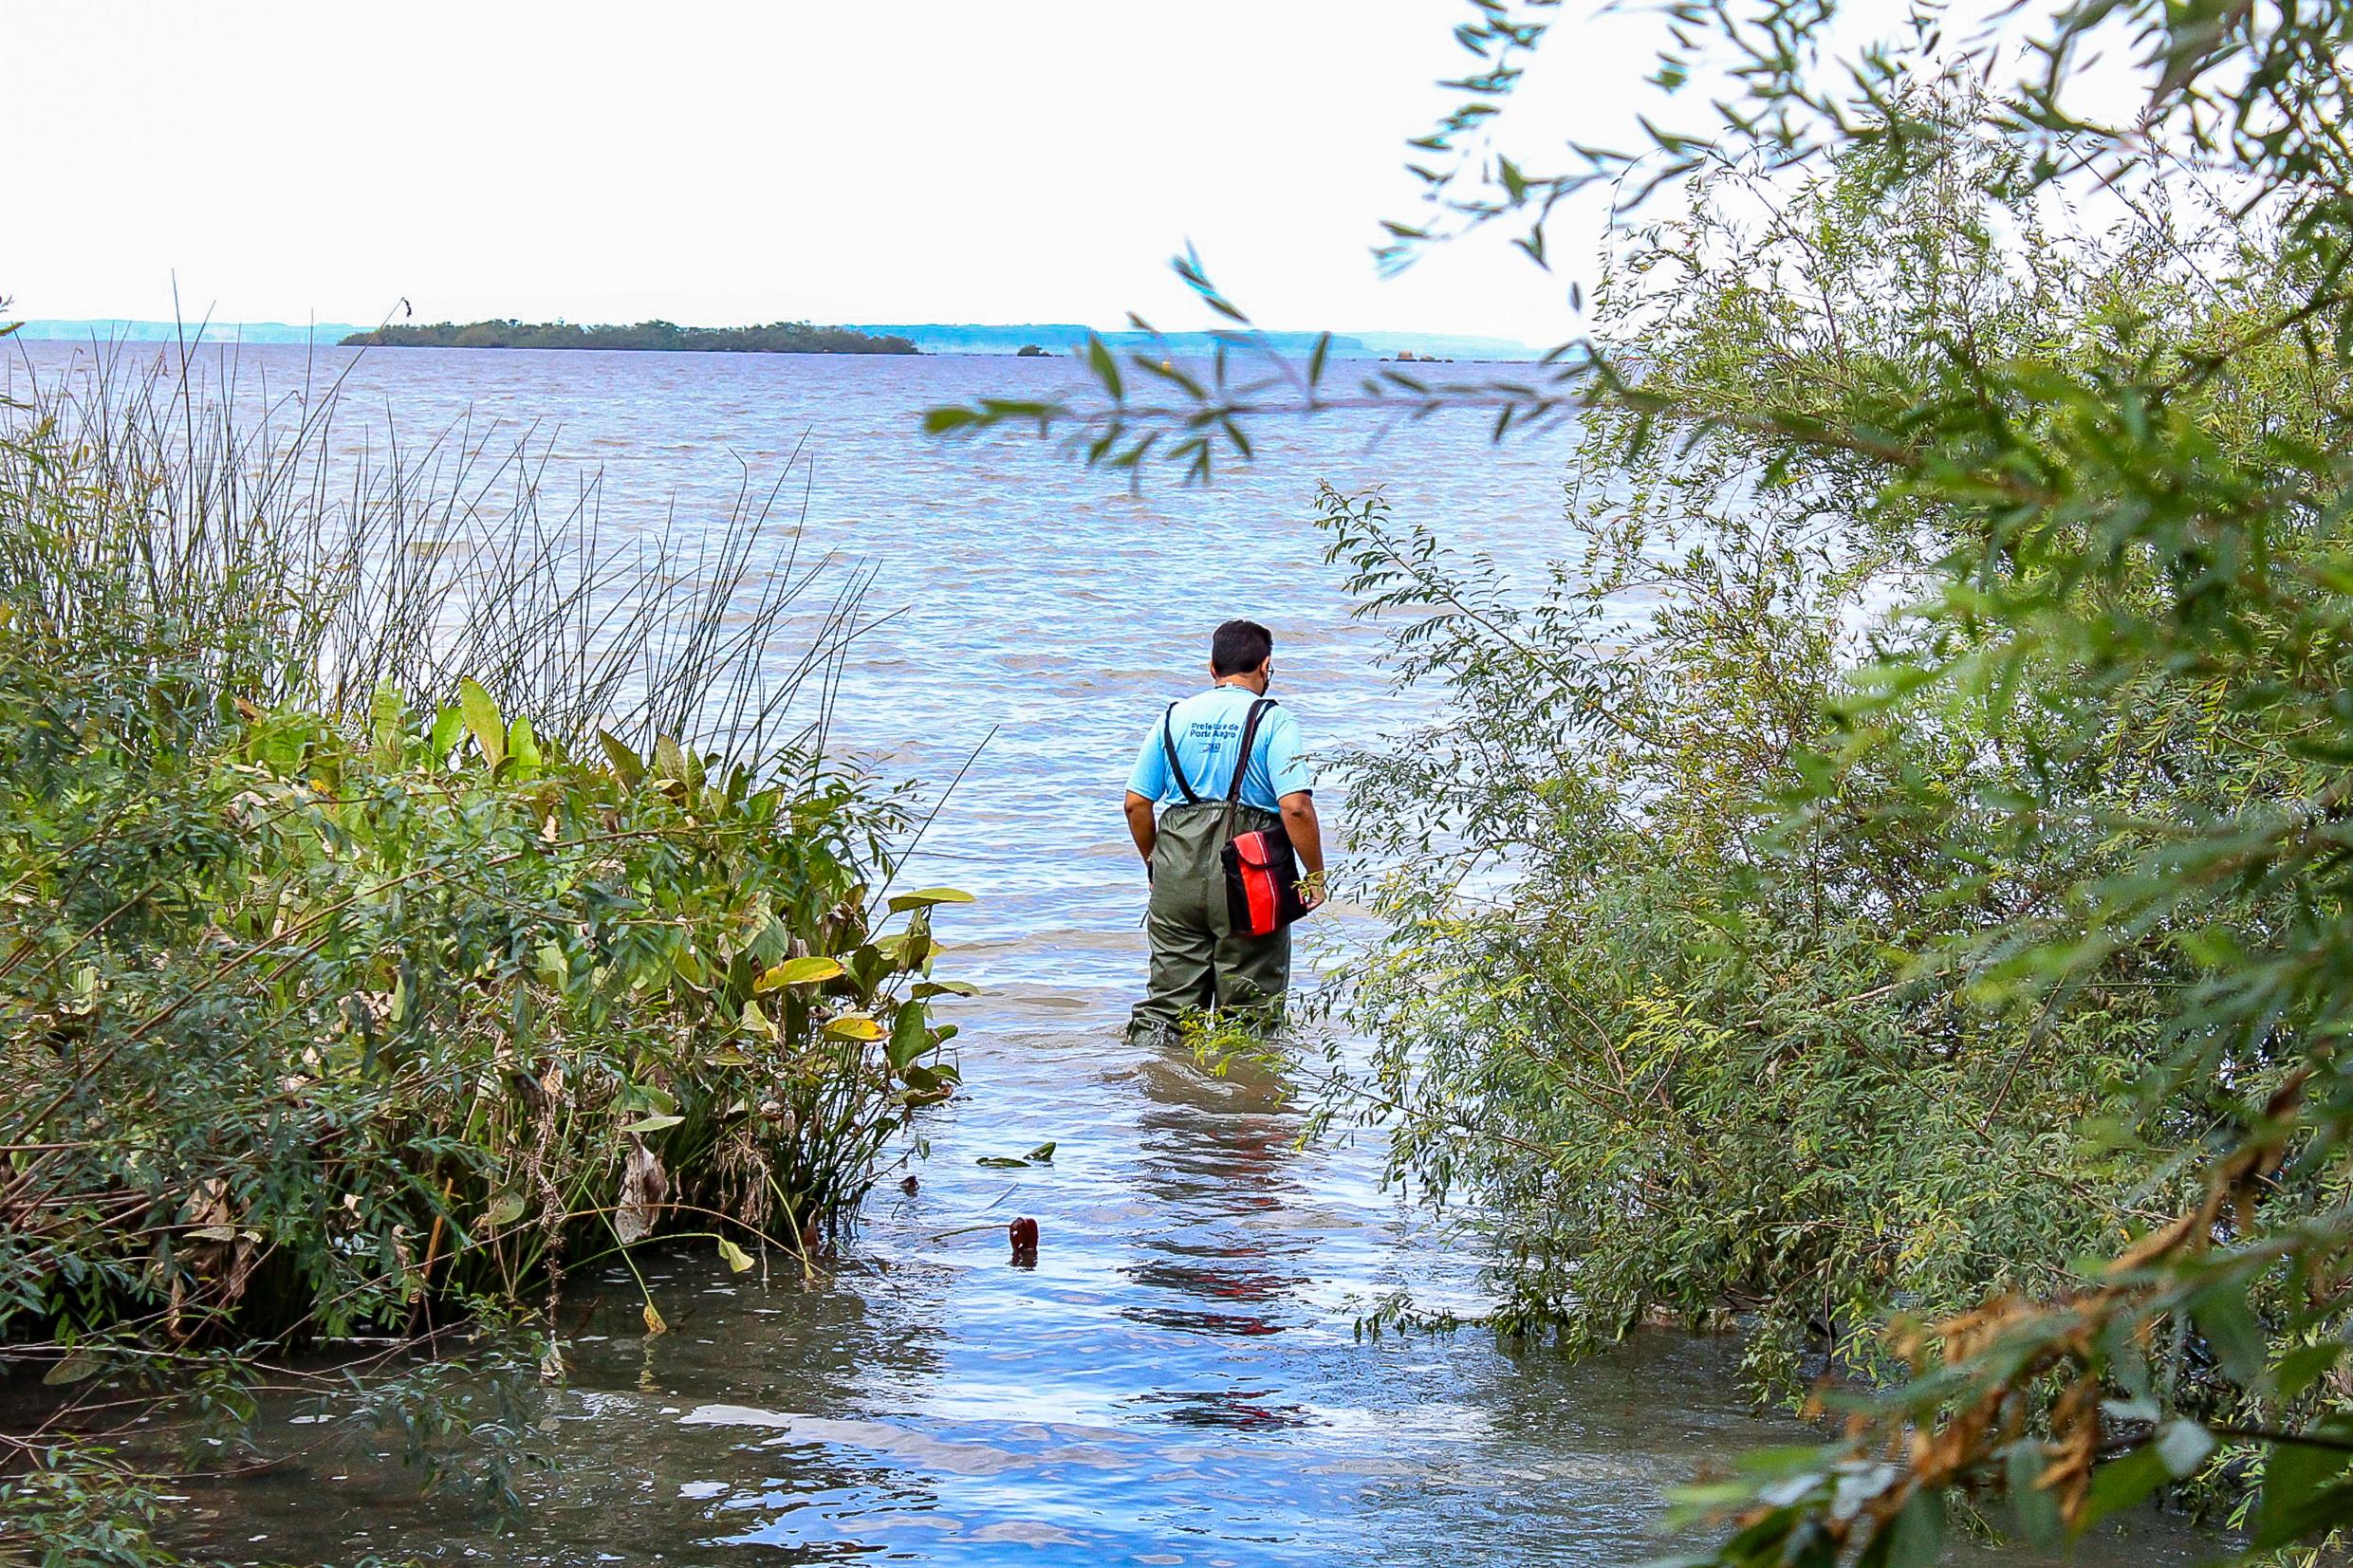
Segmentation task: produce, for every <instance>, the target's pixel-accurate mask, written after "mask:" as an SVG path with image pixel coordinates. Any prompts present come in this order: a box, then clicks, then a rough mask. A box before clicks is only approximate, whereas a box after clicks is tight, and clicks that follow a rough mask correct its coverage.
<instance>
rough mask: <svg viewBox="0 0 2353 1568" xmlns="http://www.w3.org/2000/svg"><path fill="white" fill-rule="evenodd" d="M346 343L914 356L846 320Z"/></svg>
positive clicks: (384, 337) (359, 335)
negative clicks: (843, 322) (837, 322)
mask: <svg viewBox="0 0 2353 1568" xmlns="http://www.w3.org/2000/svg"><path fill="white" fill-rule="evenodd" d="M343 346H345V347H346V348H356V347H363V346H364V347H376V348H607V349H629V350H636V351H641V352H649V353H652V352H658V353H673V354H914V353H917V352H918V350H917V348H916V346H915V344H914V343H912V342H910V341H908V340H907V339H905V338H900V337H895V336H884V337H876V336H873V335H871V334H869V333H864V332H861V331H858V330H857V329H856V328H854V327H846V326H811V325H810V324H809V323H806V322H775V323H770V324H769V325H767V326H678V325H676V324H674V323H670V322H639V323H637V324H636V325H635V326H575V325H573V324H571V323H568V322H471V323H467V324H465V325H462V326H461V325H459V324H457V323H454V322H441V323H436V324H435V325H432V326H380V327H378V328H377V329H376V330H375V331H373V332H354V333H353V334H351V335H350V336H349V337H347V338H345V339H344V340H343Z"/></svg>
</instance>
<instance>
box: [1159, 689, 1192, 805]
mask: <svg viewBox="0 0 2353 1568" xmlns="http://www.w3.org/2000/svg"><path fill="white" fill-rule="evenodd" d="M1176 724H1177V705H1176V704H1175V703H1173V702H1172V703H1170V704H1169V705H1168V711H1167V712H1165V713H1162V714H1161V715H1160V749H1161V750H1163V751H1165V752H1167V753H1168V771H1169V774H1170V776H1171V777H1173V778H1174V779H1175V780H1176V781H1177V789H1178V790H1179V791H1181V792H1182V793H1183V795H1184V798H1185V804H1187V805H1199V804H1200V803H1201V797H1200V796H1198V795H1195V793H1194V792H1193V781H1192V780H1190V779H1188V778H1186V777H1185V765H1184V764H1182V763H1180V762H1178V761H1177V729H1176Z"/></svg>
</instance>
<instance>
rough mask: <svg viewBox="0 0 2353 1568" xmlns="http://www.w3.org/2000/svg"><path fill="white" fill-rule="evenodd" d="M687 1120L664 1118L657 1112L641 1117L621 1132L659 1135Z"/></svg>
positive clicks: (671, 1117)
mask: <svg viewBox="0 0 2353 1568" xmlns="http://www.w3.org/2000/svg"><path fill="white" fill-rule="evenodd" d="M685 1119H686V1118H685V1117H684V1116H664V1115H661V1114H660V1113H658V1112H657V1113H656V1114H655V1115H653V1116H639V1118H638V1119H637V1120H635V1121H633V1122H631V1123H630V1124H629V1125H628V1126H626V1127H623V1128H622V1129H621V1131H622V1132H624V1133H658V1132H660V1131H661V1130H662V1129H663V1128H665V1127H676V1125H678V1123H680V1122H682V1121H684V1120H685Z"/></svg>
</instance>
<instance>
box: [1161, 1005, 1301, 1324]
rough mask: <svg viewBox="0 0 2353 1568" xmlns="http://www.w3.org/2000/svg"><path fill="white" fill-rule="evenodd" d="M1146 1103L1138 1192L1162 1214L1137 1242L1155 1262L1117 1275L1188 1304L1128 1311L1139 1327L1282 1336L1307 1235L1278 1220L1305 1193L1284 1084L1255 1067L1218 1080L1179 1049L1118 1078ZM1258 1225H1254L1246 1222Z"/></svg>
mask: <svg viewBox="0 0 2353 1568" xmlns="http://www.w3.org/2000/svg"><path fill="white" fill-rule="evenodd" d="M1114 1081H1116V1082H1123V1083H1125V1084H1130V1085H1133V1086H1135V1087H1136V1088H1139V1089H1140V1090H1141V1091H1142V1093H1143V1095H1144V1097H1145V1099H1146V1101H1147V1104H1146V1107H1145V1108H1144V1110H1143V1111H1142V1114H1141V1115H1140V1116H1139V1117H1138V1118H1137V1131H1138V1134H1139V1143H1140V1158H1139V1161H1138V1164H1137V1178H1136V1179H1137V1185H1138V1187H1139V1188H1140V1189H1141V1190H1143V1191H1145V1192H1146V1193H1149V1194H1150V1195H1151V1196H1152V1197H1154V1198H1156V1199H1158V1202H1159V1204H1160V1205H1161V1207H1162V1208H1163V1209H1164V1210H1165V1213H1164V1214H1162V1215H1161V1216H1160V1217H1159V1223H1158V1225H1157V1226H1155V1227H1149V1228H1146V1229H1144V1230H1143V1231H1141V1232H1140V1233H1139V1236H1138V1244H1139V1245H1140V1246H1141V1247H1143V1248H1144V1249H1145V1250H1146V1252H1147V1253H1148V1254H1149V1255H1148V1256H1146V1257H1144V1258H1142V1259H1140V1260H1139V1261H1138V1262H1136V1263H1134V1264H1129V1265H1128V1266H1127V1267H1126V1268H1124V1269H1123V1270H1122V1271H1121V1272H1122V1273H1123V1274H1124V1275H1125V1276H1126V1278H1128V1279H1129V1280H1131V1281H1133V1282H1136V1283H1138V1284H1139V1285H1143V1286H1145V1287H1147V1288H1149V1289H1151V1290H1154V1291H1158V1292H1170V1293H1175V1294H1177V1295H1179V1296H1184V1297H1190V1298H1192V1299H1193V1300H1192V1301H1191V1302H1188V1303H1182V1304H1179V1303H1169V1302H1166V1301H1162V1300H1160V1299H1158V1298H1156V1299H1154V1300H1151V1301H1146V1302H1144V1303H1141V1304H1139V1305H1135V1306H1130V1307H1123V1308H1121V1312H1122V1314H1123V1315H1125V1316H1128V1317H1131V1318H1133V1319H1136V1320H1137V1321H1139V1322H1145V1323H1150V1324H1153V1325H1155V1326H1158V1327H1161V1328H1168V1329H1174V1330H1178V1331H1181V1332H1189V1333H1196V1334H1230V1335H1240V1336H1252V1335H1263V1334H1279V1333H1281V1332H1282V1330H1283V1329H1284V1327H1285V1326H1286V1324H1287V1322H1290V1321H1296V1320H1297V1318H1298V1308H1299V1301H1298V1293H1299V1292H1300V1291H1301V1289H1303V1288H1304V1287H1305V1286H1306V1284H1307V1282H1308V1280H1309V1275H1308V1273H1307V1271H1306V1254H1307V1252H1308V1251H1309V1237H1308V1235H1307V1233H1306V1231H1304V1230H1300V1229H1293V1228H1290V1227H1286V1226H1285V1225H1283V1224H1282V1221H1281V1216H1282V1213H1283V1211H1284V1209H1285V1208H1287V1206H1288V1203H1289V1202H1291V1201H1295V1200H1298V1199H1302V1198H1304V1197H1305V1196H1306V1193H1305V1190H1304V1189H1302V1187H1301V1186H1300V1184H1299V1182H1298V1180H1297V1178H1296V1175H1295V1173H1294V1171H1293V1170H1292V1163H1293V1155H1294V1153H1295V1145H1296V1143H1297V1140H1298V1136H1299V1128H1298V1123H1297V1119H1296V1118H1295V1117H1294V1116H1290V1115H1288V1113H1287V1112H1286V1111H1285V1110H1284V1109H1283V1105H1284V1097H1283V1092H1282V1088H1281V1085H1280V1084H1279V1083H1278V1082H1276V1081H1275V1080H1273V1079H1271V1078H1269V1077H1268V1076H1267V1075H1265V1074H1263V1073H1260V1072H1257V1071H1255V1070H1252V1069H1249V1068H1243V1069H1239V1070H1237V1071H1235V1072H1233V1073H1232V1074H1230V1075H1227V1076H1215V1075H1212V1074H1210V1073H1209V1072H1207V1071H1206V1070H1204V1069H1203V1068H1202V1067H1201V1066H1200V1065H1198V1064H1197V1063H1196V1062H1195V1060H1194V1058H1193V1055H1192V1053H1191V1052H1189V1051H1186V1050H1184V1049H1182V1048H1181V1047H1177V1046H1160V1047H1156V1048H1154V1055H1152V1056H1151V1057H1149V1058H1147V1059H1145V1060H1144V1061H1141V1062H1139V1064H1138V1065H1137V1066H1136V1068H1134V1069H1133V1070H1132V1071H1130V1072H1129V1073H1127V1074H1125V1075H1123V1077H1122V1078H1121V1079H1114ZM1249 1222H1256V1223H1254V1224H1253V1223H1249Z"/></svg>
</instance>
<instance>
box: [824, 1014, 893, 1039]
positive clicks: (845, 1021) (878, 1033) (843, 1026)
mask: <svg viewBox="0 0 2353 1568" xmlns="http://www.w3.org/2000/svg"><path fill="white" fill-rule="evenodd" d="M825 1033H827V1034H829V1035H838V1036H840V1037H841V1038H842V1039H843V1040H880V1039H881V1038H882V1025H881V1024H877V1023H876V1022H875V1021H874V1020H873V1019H871V1018H863V1017H860V1016H858V1015H856V1014H853V1015H851V1016H850V1017H848V1018H833V1019H827V1020H826V1021H825Z"/></svg>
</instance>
